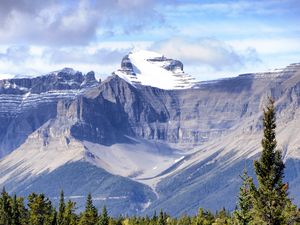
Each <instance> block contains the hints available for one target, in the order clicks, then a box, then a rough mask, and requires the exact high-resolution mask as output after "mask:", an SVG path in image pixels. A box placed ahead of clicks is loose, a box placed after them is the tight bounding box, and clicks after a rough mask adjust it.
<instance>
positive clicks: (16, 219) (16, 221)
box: [11, 194, 21, 225]
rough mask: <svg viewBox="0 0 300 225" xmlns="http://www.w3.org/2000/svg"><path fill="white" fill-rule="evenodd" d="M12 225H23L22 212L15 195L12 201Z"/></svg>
mask: <svg viewBox="0 0 300 225" xmlns="http://www.w3.org/2000/svg"><path fill="white" fill-rule="evenodd" d="M11 225H21V212H20V208H19V205H18V201H17V196H16V194H14V196H13V199H12V221H11Z"/></svg>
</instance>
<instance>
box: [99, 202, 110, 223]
mask: <svg viewBox="0 0 300 225" xmlns="http://www.w3.org/2000/svg"><path fill="white" fill-rule="evenodd" d="M108 224H109V217H108V214H107V209H106V207H105V206H104V207H103V208H102V213H101V215H100V218H99V222H98V225H108Z"/></svg>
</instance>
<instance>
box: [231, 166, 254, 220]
mask: <svg viewBox="0 0 300 225" xmlns="http://www.w3.org/2000/svg"><path fill="white" fill-rule="evenodd" d="M241 179H242V181H243V184H242V186H241V187H240V193H239V201H238V205H237V209H236V210H235V211H234V217H235V220H236V222H237V224H239V225H246V224H249V223H250V221H251V220H252V216H251V210H252V207H253V205H252V196H251V193H250V182H251V180H250V177H249V176H248V173H247V170H246V168H245V169H244V171H243V174H242V176H241Z"/></svg>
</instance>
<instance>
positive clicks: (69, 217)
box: [64, 200, 77, 225]
mask: <svg viewBox="0 0 300 225" xmlns="http://www.w3.org/2000/svg"><path fill="white" fill-rule="evenodd" d="M75 205H76V204H75V202H72V201H71V200H69V201H68V202H67V204H66V209H65V214H64V219H65V224H67V225H76V224H77V215H76V214H75Z"/></svg>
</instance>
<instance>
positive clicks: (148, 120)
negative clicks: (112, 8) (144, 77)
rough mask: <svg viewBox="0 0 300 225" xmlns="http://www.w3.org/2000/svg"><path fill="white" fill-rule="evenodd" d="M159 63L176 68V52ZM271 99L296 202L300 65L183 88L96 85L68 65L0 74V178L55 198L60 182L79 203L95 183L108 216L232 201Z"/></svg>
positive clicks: (113, 82)
mask: <svg viewBox="0 0 300 225" xmlns="http://www.w3.org/2000/svg"><path fill="white" fill-rule="evenodd" d="M126 60H127V59H126V58H125V59H123V62H122V65H123V64H124V65H123V66H124V67H126V68H128V69H130V68H129V67H130V65H129V62H128V61H126ZM152 60H160V61H161V60H162V59H161V58H159V59H156V58H152ZM166 60H167V59H165V58H164V59H163V61H166ZM166 67H167V68H165V69H167V70H170V71H172V70H177V69H178V68H179V69H182V65H180V63H178V62H176V61H171V62H170V63H169V64H168V65H167V66H166ZM268 96H271V97H273V98H274V99H275V100H276V109H277V115H278V140H279V147H280V148H281V149H282V150H283V152H284V157H285V160H286V162H287V165H288V168H287V171H288V173H287V174H286V177H287V179H288V180H289V181H290V183H291V184H293V185H291V187H292V188H291V194H292V195H293V196H294V197H295V201H296V202H297V203H299V202H300V199H299V197H297V196H299V195H298V194H299V191H298V188H299V187H300V176H299V174H300V172H299V171H300V163H299V159H300V152H299V151H300V138H299V137H298V135H297V134H298V132H299V131H300V127H299V126H298V124H299V123H298V122H299V120H300V108H299V105H300V65H299V64H293V65H290V66H289V67H287V68H285V69H283V70H280V71H276V72H270V73H257V74H244V75H240V76H238V77H234V78H228V79H221V80H216V81H209V82H200V83H197V84H195V85H194V86H193V87H192V88H184V89H180V90H165V89H159V88H156V87H151V86H145V85H136V84H135V85H133V84H132V82H128V81H126V79H125V80H124V79H122V78H120V77H119V76H117V75H113V76H111V77H109V78H107V79H106V80H105V81H103V82H98V81H96V80H95V77H94V74H93V73H92V72H90V73H88V74H86V75H83V74H81V73H80V72H76V71H73V70H71V69H64V70H62V71H58V72H54V73H51V74H47V75H44V76H41V77H37V78H32V79H30V78H26V79H25V78H24V79H11V80H2V81H0V123H1V126H0V149H1V157H2V159H1V161H0V171H1V173H0V184H1V185H2V186H4V185H5V186H6V187H7V189H8V190H9V191H11V192H14V191H16V192H17V193H20V194H28V193H30V192H31V191H44V192H46V193H47V194H49V195H50V197H52V198H53V199H56V197H57V196H58V194H59V191H60V189H62V188H63V189H64V190H65V193H66V196H67V197H68V196H69V197H70V198H76V200H77V201H78V204H79V206H80V207H81V206H82V204H83V203H84V199H83V196H84V195H86V194H87V193H88V192H92V194H94V196H95V199H97V200H96V201H97V205H98V206H102V205H104V204H106V205H108V206H111V207H112V208H114V211H113V212H112V213H113V214H119V213H130V214H136V213H137V214H141V213H150V212H152V211H153V210H154V209H156V210H159V209H160V208H164V209H166V210H168V211H170V212H172V214H175V215H179V214H182V213H184V212H189V213H193V212H195V211H196V210H197V208H198V207H200V206H203V207H209V208H211V209H218V208H220V207H222V206H226V207H227V208H229V209H233V208H234V205H235V201H236V199H235V196H236V193H237V191H238V187H239V184H240V180H239V173H240V172H241V170H242V168H243V167H244V165H245V164H246V165H248V166H249V170H250V171H251V164H252V161H253V160H254V159H255V158H257V156H258V154H259V151H260V138H261V129H262V122H261V118H262V108H263V106H264V104H265V102H266V99H267V97H268ZM75 180H76V182H75ZM48 182H50V184H51V185H50V186H51V188H47V187H46V186H47V185H46V183H48ZM73 182H75V183H76V187H74V186H72V183H73ZM116 184H117V185H116ZM179 202H180V204H179ZM124 208H126V210H125V211H126V212H124V211H122V210H124ZM185 210H188V211H185Z"/></svg>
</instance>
